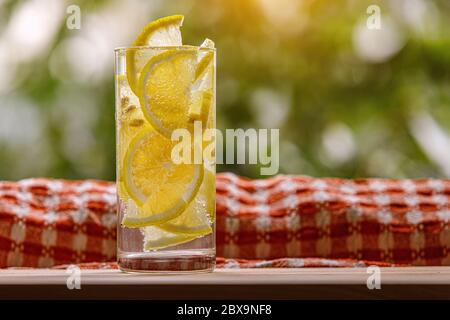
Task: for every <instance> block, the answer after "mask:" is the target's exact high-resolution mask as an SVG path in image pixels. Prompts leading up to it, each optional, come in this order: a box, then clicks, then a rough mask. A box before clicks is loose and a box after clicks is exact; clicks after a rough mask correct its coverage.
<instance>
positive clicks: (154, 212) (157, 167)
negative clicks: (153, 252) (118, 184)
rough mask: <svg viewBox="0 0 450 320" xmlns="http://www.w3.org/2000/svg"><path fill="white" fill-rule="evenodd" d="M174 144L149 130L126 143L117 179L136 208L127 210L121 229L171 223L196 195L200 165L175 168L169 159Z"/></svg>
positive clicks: (199, 181) (201, 166) (200, 173)
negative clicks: (119, 174) (118, 178)
mask: <svg viewBox="0 0 450 320" xmlns="http://www.w3.org/2000/svg"><path fill="white" fill-rule="evenodd" d="M174 144H175V142H173V141H171V140H170V139H167V138H165V137H164V136H162V135H161V134H159V133H158V132H157V131H156V130H153V129H143V130H142V131H141V132H140V133H138V134H137V135H136V136H135V137H134V138H133V139H132V141H131V142H130V146H129V148H128V150H127V152H126V154H125V157H124V160H123V164H122V168H121V169H122V170H121V171H122V172H121V177H122V178H123V182H124V188H125V190H126V193H127V194H128V195H129V197H130V198H131V200H133V201H132V202H133V203H135V204H136V207H137V208H136V210H132V208H129V210H128V212H127V215H126V216H125V217H124V219H123V221H122V224H123V225H124V226H126V227H144V226H148V225H151V224H159V223H163V222H166V221H168V220H171V219H174V218H176V217H177V216H179V215H180V214H181V213H182V212H183V211H184V210H186V208H187V206H188V204H189V203H190V202H191V201H192V199H193V198H194V197H195V195H196V194H197V192H198V190H199V188H200V185H201V184H202V180H203V171H204V169H203V165H202V164H184V163H181V164H175V163H174V162H173V160H172V158H171V152H172V149H173V147H174Z"/></svg>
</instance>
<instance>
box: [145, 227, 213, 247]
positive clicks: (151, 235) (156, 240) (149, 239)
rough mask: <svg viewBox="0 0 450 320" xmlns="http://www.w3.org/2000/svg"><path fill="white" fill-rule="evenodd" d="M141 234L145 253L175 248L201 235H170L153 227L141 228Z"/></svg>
mask: <svg viewBox="0 0 450 320" xmlns="http://www.w3.org/2000/svg"><path fill="white" fill-rule="evenodd" d="M142 234H143V235H144V250H145V251H151V250H158V249H163V248H167V247H171V246H176V245H179V244H182V243H186V242H189V241H192V240H195V239H196V238H198V237H199V236H202V235H189V234H182V233H180V234H177V233H171V232H168V231H165V230H162V229H160V228H158V227H153V226H150V227H145V228H142ZM205 235H206V234H205Z"/></svg>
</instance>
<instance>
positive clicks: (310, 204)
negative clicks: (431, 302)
mask: <svg viewBox="0 0 450 320" xmlns="http://www.w3.org/2000/svg"><path fill="white" fill-rule="evenodd" d="M115 212H116V194H115V186H114V184H112V183H108V182H102V181H65V180H51V179H28V180H22V181H19V182H0V267H51V266H55V265H62V264H73V263H86V262H108V261H113V260H114V259H115V249H116V245H115V238H116V213H115ZM449 219H450V181H449V180H429V179H427V180H379V179H366V180H341V179H314V178H310V177H302V176H277V177H274V178H270V179H265V180H248V179H244V178H241V177H238V176H235V175H232V174H219V175H218V176H217V251H218V255H219V256H222V257H225V258H228V259H227V260H221V258H219V259H218V266H219V267H233V266H234V267H268V266H272V267H281V266H284V267H292V266H296V267H298V266H301V265H302V264H303V266H363V265H367V264H375V263H378V264H380V265H389V264H391V263H395V264H412V265H450V256H449V251H448V247H449V246H450V233H449V228H448V225H449ZM242 259H248V260H242ZM373 261H377V262H373Z"/></svg>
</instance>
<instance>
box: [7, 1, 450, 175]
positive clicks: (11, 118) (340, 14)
mask: <svg viewBox="0 0 450 320" xmlns="http://www.w3.org/2000/svg"><path fill="white" fill-rule="evenodd" d="M73 3H74V2H65V1H51V0H43V1H5V0H3V1H0V70H2V75H1V79H0V179H13V180H15V179H21V178H26V177H31V176H50V177H60V178H71V179H72V178H83V179H84V178H100V179H108V180H112V179H114V178H115V138H114V136H115V135H114V79H113V65H114V59H113V49H114V47H118V46H126V45H130V44H131V43H132V41H133V39H134V37H135V36H137V34H138V33H139V31H140V29H141V28H142V27H143V26H144V25H145V24H146V23H147V22H149V21H151V20H153V19H155V18H158V17H161V16H165V15H170V14H177V13H181V14H184V15H185V21H184V25H183V28H182V33H183V41H184V43H185V44H193V45H199V44H200V43H201V42H202V41H203V39H204V38H206V37H208V38H210V39H213V40H214V41H215V43H216V47H217V48H218V55H217V83H218V87H217V88H218V89H217V119H218V127H219V129H225V128H279V129H280V173H288V174H307V175H313V176H338V177H348V178H352V177H367V176H371V177H372V176H378V177H389V178H405V177H411V178H415V177H449V176H450V31H449V30H450V4H449V2H448V1H428V0H414V1H413V0H405V1H400V0H393V1H356V0H347V1H343V0H340V1H324V0H314V1H313V0H309V1H307V0H302V1H300V0H280V1H270V0H227V1H225V0H223V1H218V0H198V1H192V0H191V1H186V0H184V1H138V0H134V1H78V2H75V4H77V5H78V6H79V7H80V9H81V29H80V30H70V29H68V28H67V27H66V19H67V18H68V17H69V16H70V14H68V13H67V12H66V9H67V7H68V6H69V5H71V4H73ZM371 4H376V5H378V6H379V8H380V10H381V29H380V30H370V29H368V28H367V26H366V21H367V19H368V18H369V16H370V14H368V13H367V12H366V10H367V8H368V6H369V5H371ZM218 169H219V171H233V172H236V173H238V174H242V175H246V176H249V177H258V176H259V168H258V166H250V165H246V166H244V165H242V166H237V165H222V166H219V167H218Z"/></svg>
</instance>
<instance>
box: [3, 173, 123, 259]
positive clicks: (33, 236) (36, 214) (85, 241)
mask: <svg viewBox="0 0 450 320" xmlns="http://www.w3.org/2000/svg"><path fill="white" fill-rule="evenodd" d="M115 211H116V191H115V186H114V185H113V184H111V183H107V182H101V181H63V180H49V179H28V180H22V181H19V182H0V267H49V266H53V265H57V264H63V263H79V262H85V261H108V260H113V259H115V253H116V213H115Z"/></svg>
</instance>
